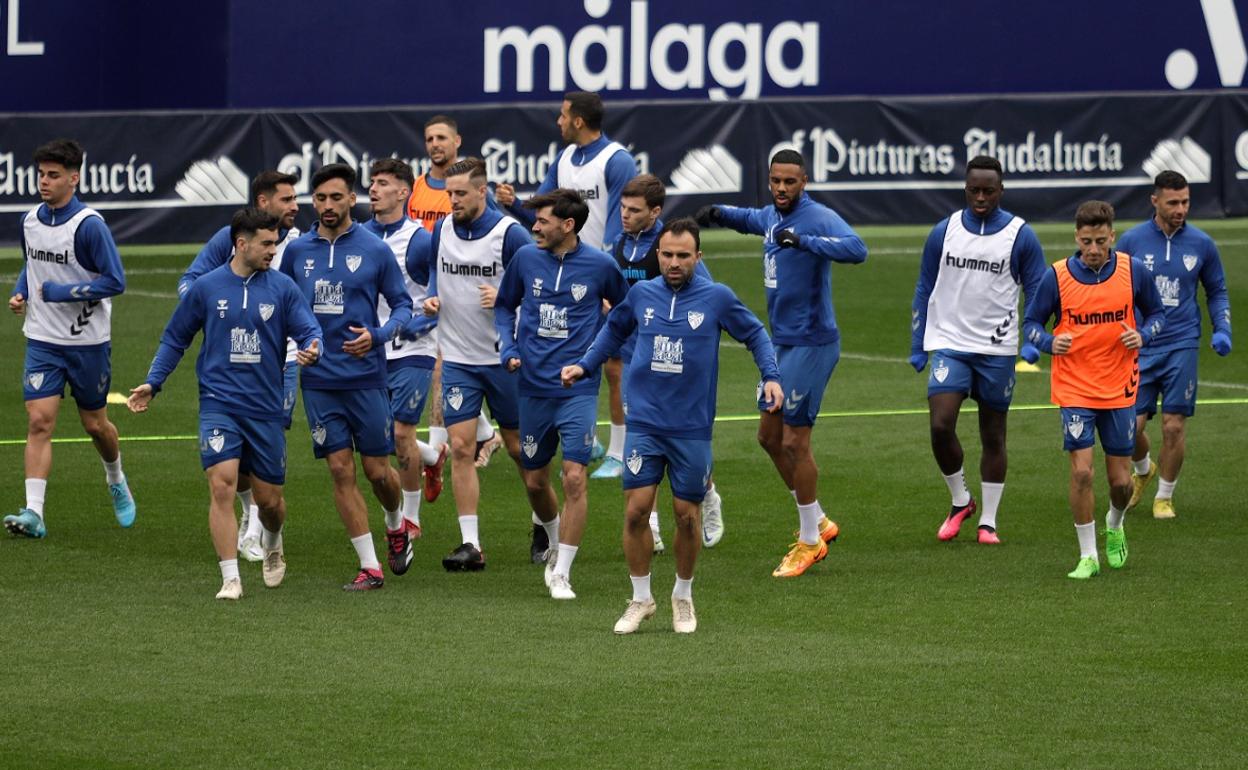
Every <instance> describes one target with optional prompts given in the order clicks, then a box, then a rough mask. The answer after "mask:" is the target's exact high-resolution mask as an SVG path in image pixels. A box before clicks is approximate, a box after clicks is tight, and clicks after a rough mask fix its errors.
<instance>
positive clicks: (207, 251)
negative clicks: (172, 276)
mask: <svg viewBox="0 0 1248 770" xmlns="http://www.w3.org/2000/svg"><path fill="white" fill-rule="evenodd" d="M233 250H234V246H233V244H231V243H230V228H229V227H223V228H221V229H220V230H218V231H216V232H215V233H213V234H212V237H211V238H209V239H208V242H207V243H205V244H204V247H203V248H202V249H200V250H199V253H198V254H196V255H195V259H194V260H192V261H191V266H190V267H188V268H187V269H186V272H185V273H183V274H182V277H181V278H179V279H178V297H179V298H181V297H183V296H185V295H186V292H187V291H188V290H189V289H190V288H191V284H193V283H195V281H196V280H197V279H198V278H199V277H200V276H201V275H203V274H204V273H207V272H209V271H210V270H216V269H217V268H218V267H220V266H221V265H224V264H225V263H226V262H229V261H230V252H232V251H233Z"/></svg>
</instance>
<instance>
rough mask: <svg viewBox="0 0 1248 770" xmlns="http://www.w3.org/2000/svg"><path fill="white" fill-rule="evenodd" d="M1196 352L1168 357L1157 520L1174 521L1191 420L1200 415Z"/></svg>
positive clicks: (1156, 500) (1171, 354) (1165, 375)
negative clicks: (1198, 409)
mask: <svg viewBox="0 0 1248 770" xmlns="http://www.w3.org/2000/svg"><path fill="white" fill-rule="evenodd" d="M1198 356H1199V354H1198V351H1197V350H1196V349H1195V348H1189V349H1186V350H1175V351H1172V352H1170V353H1169V354H1168V355H1167V356H1166V369H1165V374H1164V384H1163V390H1162V397H1161V453H1160V456H1159V458H1158V463H1157V464H1158V465H1159V466H1160V471H1161V473H1160V474H1159V478H1158V480H1157V496H1156V498H1155V499H1154V500H1153V517H1154V518H1158V519H1173V518H1174V516H1175V510H1174V500H1173V498H1174V486H1175V484H1177V483H1178V481H1179V471H1180V470H1182V469H1183V457H1184V455H1185V453H1186V450H1187V418H1188V417H1191V416H1192V415H1193V414H1195V413H1196V391H1197V388H1198V384H1197V378H1196V361H1197V358H1198Z"/></svg>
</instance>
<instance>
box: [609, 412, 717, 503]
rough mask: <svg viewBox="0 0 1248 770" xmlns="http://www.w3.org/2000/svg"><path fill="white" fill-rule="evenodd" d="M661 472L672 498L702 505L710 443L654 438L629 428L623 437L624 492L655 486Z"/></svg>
mask: <svg viewBox="0 0 1248 770" xmlns="http://www.w3.org/2000/svg"><path fill="white" fill-rule="evenodd" d="M664 470H666V471H667V478H668V480H669V481H670V482H671V485H672V495H673V496H674V497H679V498H680V499H681V500H688V501H689V502H691V503H700V502H702V498H704V497H706V485H707V482H709V481H710V478H711V442H710V440H709V439H705V440H703V439H689V438H672V437H671V436H655V435H652V434H649V433H643V432H642V431H640V430H637V429H635V428H629V429H628V432H627V433H625V434H624V488H625V489H639V488H641V487H653V486H658V484H659V482H660V481H662V480H663V471H664Z"/></svg>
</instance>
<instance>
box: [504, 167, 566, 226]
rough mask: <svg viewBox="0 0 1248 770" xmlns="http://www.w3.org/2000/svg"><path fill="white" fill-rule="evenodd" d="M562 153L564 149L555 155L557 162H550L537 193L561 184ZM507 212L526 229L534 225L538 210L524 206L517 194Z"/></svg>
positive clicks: (545, 191)
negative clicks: (560, 165)
mask: <svg viewBox="0 0 1248 770" xmlns="http://www.w3.org/2000/svg"><path fill="white" fill-rule="evenodd" d="M561 154H562V151H560V154H556V155H555V162H554V163H551V164H550V168H548V169H546V176H545V177H543V178H542V183H541V184H539V185H538V186H537V192H536V193H535V194H537V195H541V194H543V193H548V192H550V191H551V190H553V189H555V188H556V187H558V186H559V158H560V156H561ZM486 202H487V205H488V202H489V199H488V198H487V199H486ZM507 213H508V214H511V215H512V216H513V217H515V218H516V220H517V221H518V222H520V224H522V225H524V227H525V229H526V230H527V229H528V228H530V227H532V226H533V223H534V222H536V221H537V212H536V211H531V210H529V209H526V208H525V207H524V201H522V200H520V196H518V195H517V196H516V202H515V203H513V204H511V205H510V206H508V207H507Z"/></svg>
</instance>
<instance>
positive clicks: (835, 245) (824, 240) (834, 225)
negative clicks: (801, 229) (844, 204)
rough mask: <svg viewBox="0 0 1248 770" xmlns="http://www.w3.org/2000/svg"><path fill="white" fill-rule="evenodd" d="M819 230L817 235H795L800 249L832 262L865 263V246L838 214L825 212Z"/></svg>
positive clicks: (828, 210)
mask: <svg viewBox="0 0 1248 770" xmlns="http://www.w3.org/2000/svg"><path fill="white" fill-rule="evenodd" d="M819 230H820V232H818V233H797V239H798V244H799V245H800V246H801V248H803V249H805V250H806V251H809V252H810V253H811V254H814V255H816V256H820V257H823V258H824V259H827V260H831V261H833V262H843V263H846V264H850V265H858V264H861V263H863V262H866V261H867V244H866V243H864V242H863V240H862V238H859V237H858V233H856V232H854V228H852V227H850V226H849V223H848V222H846V221H845V220H844V219H842V218H841V215H840V214H837V213H836V212H835V211H832V210H831V209H827V210H825V211H824V212H823V216H822V217H821V218H820V221H819Z"/></svg>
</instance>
